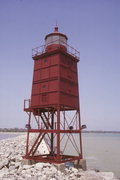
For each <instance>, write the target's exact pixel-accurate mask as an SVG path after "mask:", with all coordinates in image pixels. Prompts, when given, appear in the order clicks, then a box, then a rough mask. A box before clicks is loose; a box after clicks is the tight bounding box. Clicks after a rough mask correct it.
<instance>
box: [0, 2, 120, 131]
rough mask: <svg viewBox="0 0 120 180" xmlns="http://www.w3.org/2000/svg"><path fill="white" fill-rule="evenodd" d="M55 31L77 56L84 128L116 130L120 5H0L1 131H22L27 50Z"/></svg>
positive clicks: (119, 125)
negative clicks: (11, 129) (63, 38)
mask: <svg viewBox="0 0 120 180" xmlns="http://www.w3.org/2000/svg"><path fill="white" fill-rule="evenodd" d="M56 20H57V22H58V27H59V31H60V32H62V33H65V34H66V35H67V36H68V38H69V39H68V44H70V45H71V46H73V47H74V48H76V49H77V50H78V51H80V59H81V61H80V63H79V65H78V68H79V88H80V104H81V120H82V124H86V125H87V127H88V130H120V0H0V127H2V128H3V127H20V128H24V126H25V124H26V123H27V115H26V113H25V112H23V101H24V99H27V98H30V95H31V85H32V73H33V60H32V57H31V53H32V51H31V49H32V48H34V47H37V46H40V45H42V44H44V37H45V35H46V34H48V33H51V32H53V29H54V26H55V24H56Z"/></svg>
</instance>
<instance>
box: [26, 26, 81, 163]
mask: <svg viewBox="0 0 120 180" xmlns="http://www.w3.org/2000/svg"><path fill="white" fill-rule="evenodd" d="M67 40H68V38H67V36H66V35H64V34H62V33H59V32H58V27H55V29H54V32H53V33H51V34H48V35H46V37H45V45H43V46H41V47H39V48H35V49H33V51H32V52H33V54H32V58H33V60H34V73H33V83H32V93H31V99H30V100H25V101H24V110H25V111H26V112H27V113H28V115H29V120H28V124H27V125H26V127H27V128H28V131H27V144H26V155H25V156H24V158H26V159H31V160H36V161H40V162H50V163H62V162H67V161H73V160H79V159H81V158H82V142H81V130H82V127H81V122H80V105H79V92H78V73H77V63H78V62H79V52H78V51H77V50H75V49H74V48H72V47H70V46H69V45H68V44H67ZM32 133H34V135H35V136H34V140H32V141H33V142H32V144H31V143H30V141H31V139H30V138H31V134H32ZM43 141H44V142H45V143H46V146H47V148H48V152H45V151H44V152H43V153H40V154H39V153H36V152H37V150H38V148H39V147H40V145H41V143H42V142H43Z"/></svg>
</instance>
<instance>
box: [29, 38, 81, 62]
mask: <svg viewBox="0 0 120 180" xmlns="http://www.w3.org/2000/svg"><path fill="white" fill-rule="evenodd" d="M52 44H57V45H61V46H65V48H66V52H67V53H68V54H70V55H72V56H73V57H75V58H77V59H80V52H79V51H77V50H76V49H75V48H73V47H71V46H69V45H68V44H66V43H65V42H63V41H61V40H59V39H57V40H55V41H52V42H50V43H48V44H45V45H42V46H39V47H36V48H33V49H32V57H34V56H39V55H41V54H43V53H45V52H46V48H47V47H48V46H49V45H52ZM61 46H58V47H57V49H58V48H61Z"/></svg>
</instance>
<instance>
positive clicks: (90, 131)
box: [83, 131, 120, 134]
mask: <svg viewBox="0 0 120 180" xmlns="http://www.w3.org/2000/svg"><path fill="white" fill-rule="evenodd" d="M83 133H116V134H117V133H120V131H83Z"/></svg>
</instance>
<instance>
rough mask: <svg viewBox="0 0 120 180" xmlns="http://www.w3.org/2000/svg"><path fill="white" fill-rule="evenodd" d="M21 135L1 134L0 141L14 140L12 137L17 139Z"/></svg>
mask: <svg viewBox="0 0 120 180" xmlns="http://www.w3.org/2000/svg"><path fill="white" fill-rule="evenodd" d="M18 135H19V134H16V133H0V140H2V139H7V138H12V137H16V136H18Z"/></svg>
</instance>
